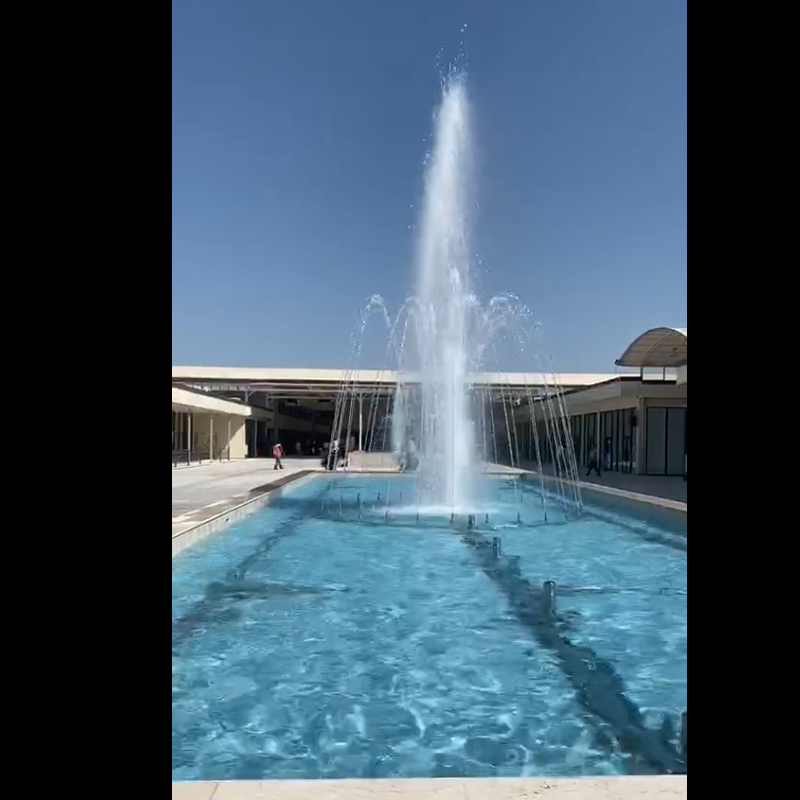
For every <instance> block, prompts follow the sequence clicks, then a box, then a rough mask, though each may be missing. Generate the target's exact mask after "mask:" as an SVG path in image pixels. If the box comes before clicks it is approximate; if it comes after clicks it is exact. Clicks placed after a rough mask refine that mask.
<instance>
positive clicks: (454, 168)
mask: <svg viewBox="0 0 800 800" xmlns="http://www.w3.org/2000/svg"><path fill="white" fill-rule="evenodd" d="M470 138H471V137H470V109H469V102H468V98H467V93H466V87H465V85H464V82H463V81H462V80H461V79H460V78H458V77H454V78H451V79H450V80H449V81H448V82H447V83H446V84H445V86H444V90H443V97H442V102H441V105H440V107H439V109H438V112H437V115H436V125H435V145H434V149H433V152H432V153H431V158H430V161H429V163H428V168H427V170H426V175H425V196H424V201H423V207H422V219H421V221H420V239H419V253H418V265H417V268H418V273H417V300H418V303H419V311H420V314H419V319H420V322H421V324H420V325H418V334H417V335H418V336H419V337H420V343H419V345H420V346H419V352H420V362H421V363H420V402H421V431H420V441H419V442H418V443H417V444H418V447H419V454H420V462H419V469H420V492H421V499H422V500H423V502H424V503H428V504H431V505H440V506H441V505H443V506H447V507H449V508H452V509H459V508H464V509H466V508H470V507H471V504H472V499H473V498H472V490H473V476H474V472H475V470H474V455H475V454H474V447H473V441H472V439H473V427H474V426H473V425H472V423H471V421H470V415H469V388H468V380H469V374H468V366H469V347H468V341H467V337H468V330H467V328H468V314H469V297H470V293H469V282H470V253H471V250H470V243H469V238H470V237H469V233H470V227H471V220H470V211H471V208H472V207H473V204H472V203H470V184H471V180H470V168H471V141H470Z"/></svg>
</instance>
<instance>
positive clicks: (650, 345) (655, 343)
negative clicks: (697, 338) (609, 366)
mask: <svg viewBox="0 0 800 800" xmlns="http://www.w3.org/2000/svg"><path fill="white" fill-rule="evenodd" d="M687 341H688V328H651V329H650V330H649V331H645V332H644V333H643V334H641V336H637V337H636V338H635V339H634V340H633V341H632V342H631V343H630V344H629V345H628V349H627V350H626V351H625V352H624V353H623V354H622V355H621V356H620V357H619V358H618V359H617V361H616V364H617V366H618V367H660V368H666V367H679V366H681V365H683V364H685V363H686V355H687Z"/></svg>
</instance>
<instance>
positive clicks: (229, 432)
mask: <svg viewBox="0 0 800 800" xmlns="http://www.w3.org/2000/svg"><path fill="white" fill-rule="evenodd" d="M230 460H231V418H230V417H228V461H230Z"/></svg>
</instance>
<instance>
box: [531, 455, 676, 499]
mask: <svg viewBox="0 0 800 800" xmlns="http://www.w3.org/2000/svg"><path fill="white" fill-rule="evenodd" d="M522 467H523V468H524V469H527V470H531V471H533V472H536V464H535V463H526V462H523V464H522ZM545 474H548V475H552V474H553V471H552V469H548V468H545ZM580 476H581V483H583V484H589V485H594V486H608V487H610V488H612V489H621V490H622V491H625V492H636V493H637V494H646V495H650V497H660V498H661V499H662V500H677V501H678V502H680V503H688V502H689V501H688V499H687V486H688V484H687V483H686V481H685V480H684V479H683V478H672V477H669V478H667V477H663V478H661V477H658V476H656V475H632V474H629V473H625V472H603V473H602V474H601V475H600V477H599V478H598V477H597V475H596V474H592V476H591V477H590V478H587V477H586V469H585V468H584V469H582V470H581V472H580Z"/></svg>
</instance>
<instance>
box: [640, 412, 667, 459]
mask: <svg viewBox="0 0 800 800" xmlns="http://www.w3.org/2000/svg"><path fill="white" fill-rule="evenodd" d="M645 436H646V438H647V447H646V462H645V471H646V472H647V474H648V475H666V474H667V409H666V408H648V409H647V429H646V430H645Z"/></svg>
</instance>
